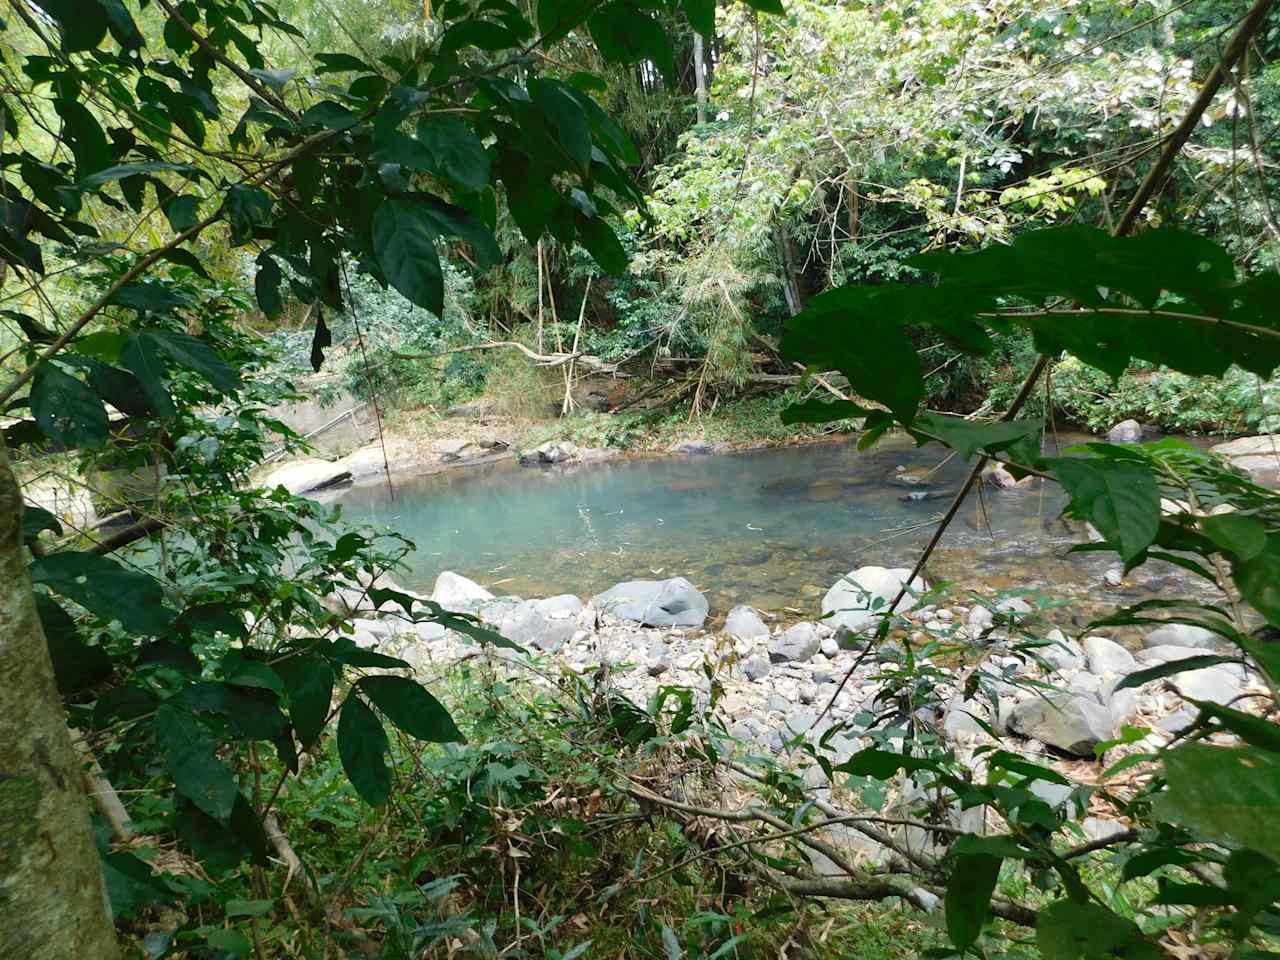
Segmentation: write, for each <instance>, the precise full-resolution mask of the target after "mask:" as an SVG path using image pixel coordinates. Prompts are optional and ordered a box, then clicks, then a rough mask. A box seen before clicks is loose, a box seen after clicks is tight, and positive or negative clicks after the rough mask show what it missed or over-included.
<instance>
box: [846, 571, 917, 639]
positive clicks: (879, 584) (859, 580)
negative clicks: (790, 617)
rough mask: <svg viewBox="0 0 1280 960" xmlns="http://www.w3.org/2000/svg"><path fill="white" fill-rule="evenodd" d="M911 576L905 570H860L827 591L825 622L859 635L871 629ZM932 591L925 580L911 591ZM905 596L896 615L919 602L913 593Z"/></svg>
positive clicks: (896, 609)
mask: <svg viewBox="0 0 1280 960" xmlns="http://www.w3.org/2000/svg"><path fill="white" fill-rule="evenodd" d="M909 576H911V571H910V570H908V569H906V568H905V567H894V568H885V567H875V566H869V567H859V568H858V569H857V570H854V571H852V572H850V573H849V574H848V575H847V576H845V577H844V579H842V580H840V582H839V583H837V584H836V585H835V586H833V587H832V588H831V589H830V590H828V591H827V595H826V596H825V597H823V598H822V613H823V616H824V622H825V623H827V624H829V625H830V626H832V627H844V628H846V629H848V630H852V631H853V632H855V633H859V632H861V631H864V630H867V629H870V628H871V627H873V626H875V624H876V623H877V622H878V621H879V620H880V614H881V613H883V612H885V610H887V608H888V605H889V604H890V603H892V602H893V598H894V597H896V596H897V595H898V591H899V590H901V589H902V585H903V584H904V583H905V582H906V580H907V578H908V577H909ZM927 589H928V584H926V583H925V582H924V580H923V578H921V577H916V578H915V579H914V580H912V581H911V591H914V592H915V593H923V592H924V591H925V590H927ZM911 591H908V593H907V594H906V595H905V596H903V598H902V600H901V601H899V603H898V605H897V607H895V608H894V612H895V613H902V612H904V611H907V610H910V609H911V608H912V607H914V606H915V605H916V603H917V602H918V601H917V599H916V597H915V596H913V595H912V592H911Z"/></svg>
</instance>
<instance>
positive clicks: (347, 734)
mask: <svg viewBox="0 0 1280 960" xmlns="http://www.w3.org/2000/svg"><path fill="white" fill-rule="evenodd" d="M388 749H389V745H388V743H387V734H386V731H384V730H383V729H382V724H380V723H379V722H378V718H377V717H376V716H375V715H374V713H373V711H372V710H370V709H369V707H368V706H367V705H366V704H365V702H364V701H363V700H361V699H360V698H359V697H358V696H357V695H356V694H355V692H354V691H352V692H351V693H350V694H348V695H347V699H346V700H345V701H344V702H343V704H342V712H341V713H340V714H339V716H338V756H339V757H340V758H341V760H342V769H343V770H345V771H346V772H347V777H348V778H349V779H350V780H351V785H352V786H353V787H355V788H356V793H358V794H360V797H361V798H362V799H363V800H364V801H365V802H366V803H368V804H370V805H371V806H375V807H380V806H382V805H383V804H384V803H386V802H387V798H388V797H389V796H390V795H391V770H390V769H389V768H388V767H387V762H386V756H387V752H388Z"/></svg>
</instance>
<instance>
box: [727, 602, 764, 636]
mask: <svg viewBox="0 0 1280 960" xmlns="http://www.w3.org/2000/svg"><path fill="white" fill-rule="evenodd" d="M724 632H725V633H727V634H728V635H729V636H731V637H739V638H741V639H743V640H763V639H765V638H766V637H767V636H769V627H768V626H767V625H766V624H765V622H764V620H762V619H761V617H760V614H759V613H758V612H757V611H756V609H755V608H754V607H748V606H745V605H739V606H736V607H734V608H733V609H732V610H730V611H729V616H728V617H726V618H725V621H724Z"/></svg>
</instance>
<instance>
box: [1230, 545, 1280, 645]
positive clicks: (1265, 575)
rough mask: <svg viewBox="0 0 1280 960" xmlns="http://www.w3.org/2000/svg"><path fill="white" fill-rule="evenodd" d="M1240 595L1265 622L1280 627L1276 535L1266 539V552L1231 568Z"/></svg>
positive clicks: (1279, 553)
mask: <svg viewBox="0 0 1280 960" xmlns="http://www.w3.org/2000/svg"><path fill="white" fill-rule="evenodd" d="M1231 572H1232V574H1233V576H1234V579H1235V582H1236V587H1237V588H1238V589H1239V590H1240V595H1241V596H1242V597H1244V599H1245V600H1246V601H1248V602H1249V603H1250V604H1251V605H1252V606H1253V608H1254V609H1255V610H1257V611H1258V612H1259V613H1260V614H1262V615H1263V616H1264V617H1266V618H1267V622H1268V623H1271V624H1274V625H1276V626H1280V534H1274V533H1273V534H1271V535H1270V536H1268V537H1267V546H1266V549H1265V550H1263V551H1262V552H1261V553H1259V554H1257V555H1255V556H1253V557H1251V558H1250V559H1248V560H1246V561H1244V562H1242V563H1234V564H1232V567H1231Z"/></svg>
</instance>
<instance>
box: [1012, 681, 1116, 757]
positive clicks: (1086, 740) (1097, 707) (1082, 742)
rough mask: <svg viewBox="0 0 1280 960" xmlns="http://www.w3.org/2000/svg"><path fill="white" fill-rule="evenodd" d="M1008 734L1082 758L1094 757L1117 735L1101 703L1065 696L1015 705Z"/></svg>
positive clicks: (1036, 698)
mask: <svg viewBox="0 0 1280 960" xmlns="http://www.w3.org/2000/svg"><path fill="white" fill-rule="evenodd" d="M1009 730H1010V731H1011V732H1012V733H1016V734H1018V735H1019V736H1022V737H1026V738H1028V739H1032V740H1039V741H1040V742H1042V743H1047V744H1049V745H1050V746H1053V747H1057V748H1058V749H1059V750H1064V751H1066V752H1067V753H1072V754H1075V755H1076V756H1079V757H1092V756H1093V748H1094V747H1095V746H1097V745H1098V744H1099V743H1101V742H1102V741H1104V740H1110V739H1111V738H1112V737H1114V736H1115V732H1116V728H1115V724H1114V722H1113V720H1112V717H1111V711H1110V710H1108V709H1107V708H1106V707H1104V706H1103V705H1102V704H1101V703H1099V702H1098V701H1097V700H1094V699H1092V698H1091V697H1086V696H1082V695H1080V694H1072V693H1064V692H1054V693H1049V694H1046V695H1045V696H1035V697H1030V698H1028V699H1026V700H1023V701H1021V702H1020V703H1018V704H1017V705H1015V706H1014V708H1013V712H1012V713H1011V714H1010V715H1009Z"/></svg>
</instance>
